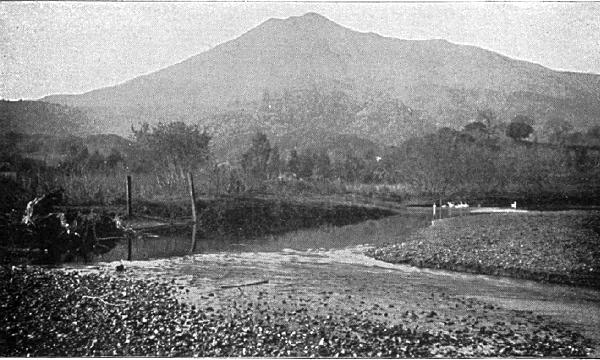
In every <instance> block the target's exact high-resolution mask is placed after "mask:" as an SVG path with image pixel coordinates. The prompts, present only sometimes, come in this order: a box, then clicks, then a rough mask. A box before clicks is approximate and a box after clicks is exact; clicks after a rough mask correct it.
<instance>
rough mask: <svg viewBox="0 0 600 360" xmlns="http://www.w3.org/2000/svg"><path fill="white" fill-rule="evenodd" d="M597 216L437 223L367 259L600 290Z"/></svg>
mask: <svg viewBox="0 0 600 360" xmlns="http://www.w3.org/2000/svg"><path fill="white" fill-rule="evenodd" d="M599 231H600V212H598V211H589V212H585V211H563V212H549V213H529V214H490V215H478V216H466V217H460V218H449V219H444V220H437V221H436V222H435V225H433V226H430V227H428V228H425V229H421V230H420V231H418V232H417V233H415V234H414V235H413V236H412V237H411V238H410V239H409V240H408V241H406V242H403V243H400V244H394V245H389V246H384V247H380V248H377V249H374V250H371V251H370V252H369V255H370V256H373V257H375V258H377V259H380V260H383V261H387V262H392V263H407V264H411V265H414V266H419V267H429V268H437V269H449V270H457V271H466V272H474V273H481V274H490V275H502V276H511V277H517V278H524V279H531V280H540V281H547V282H552V283H563V284H571V285H582V286H589V287H594V288H600V234H599Z"/></svg>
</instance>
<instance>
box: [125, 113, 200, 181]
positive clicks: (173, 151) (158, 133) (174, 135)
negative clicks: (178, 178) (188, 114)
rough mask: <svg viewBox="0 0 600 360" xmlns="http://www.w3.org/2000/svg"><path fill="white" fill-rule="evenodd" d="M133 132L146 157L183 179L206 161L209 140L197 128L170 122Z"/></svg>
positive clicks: (145, 125)
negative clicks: (176, 173) (188, 172)
mask: <svg viewBox="0 0 600 360" xmlns="http://www.w3.org/2000/svg"><path fill="white" fill-rule="evenodd" d="M132 130H133V133H134V136H135V139H136V141H137V144H138V146H139V147H141V149H142V150H143V151H144V153H145V156H149V157H150V158H151V159H155V161H156V162H159V163H161V164H162V165H163V166H166V167H168V168H171V169H173V170H175V171H176V172H179V173H180V174H181V175H182V176H185V174H184V172H185V171H192V170H194V169H196V168H197V167H199V166H202V165H204V164H205V163H206V161H207V160H208V157H209V154H210V150H209V147H208V145H209V142H210V140H211V136H210V135H208V133H207V132H206V131H200V129H199V128H198V125H188V124H185V123H183V122H172V123H168V124H165V123H158V125H156V126H153V127H150V125H148V124H143V125H142V127H141V128H140V129H139V130H136V129H133V128H132Z"/></svg>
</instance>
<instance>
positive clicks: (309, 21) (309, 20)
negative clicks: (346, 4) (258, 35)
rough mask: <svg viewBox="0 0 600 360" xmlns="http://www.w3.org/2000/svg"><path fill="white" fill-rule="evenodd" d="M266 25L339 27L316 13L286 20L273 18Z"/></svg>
mask: <svg viewBox="0 0 600 360" xmlns="http://www.w3.org/2000/svg"><path fill="white" fill-rule="evenodd" d="M265 23H279V24H286V25H293V26H300V27H324V26H329V27H332V26H333V27H339V26H340V25H338V24H337V23H335V22H333V21H331V20H329V19H328V18H326V17H325V16H323V15H321V14H318V13H316V12H308V13H306V14H304V15H299V16H290V17H288V18H285V19H278V18H271V19H269V20H267V21H266V22H265Z"/></svg>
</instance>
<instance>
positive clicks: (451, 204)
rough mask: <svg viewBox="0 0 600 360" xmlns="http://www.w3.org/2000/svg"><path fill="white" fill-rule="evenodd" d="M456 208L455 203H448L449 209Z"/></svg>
mask: <svg viewBox="0 0 600 360" xmlns="http://www.w3.org/2000/svg"><path fill="white" fill-rule="evenodd" d="M455 206H456V205H454V203H453V202H450V201H448V207H449V208H453V207H455Z"/></svg>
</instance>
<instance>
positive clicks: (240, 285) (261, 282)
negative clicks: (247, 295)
mask: <svg viewBox="0 0 600 360" xmlns="http://www.w3.org/2000/svg"><path fill="white" fill-rule="evenodd" d="M268 282H269V280H261V281H255V282H251V283H247V284H239V285H222V286H221V289H230V288H240V287H243V286H253V285H262V284H266V283H268Z"/></svg>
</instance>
